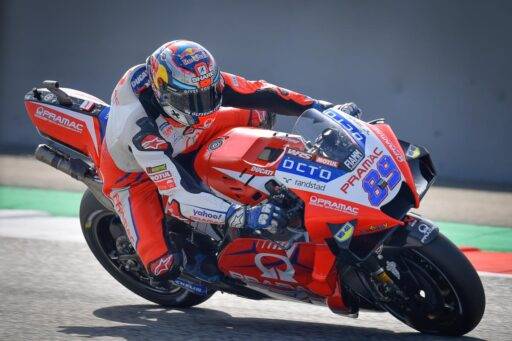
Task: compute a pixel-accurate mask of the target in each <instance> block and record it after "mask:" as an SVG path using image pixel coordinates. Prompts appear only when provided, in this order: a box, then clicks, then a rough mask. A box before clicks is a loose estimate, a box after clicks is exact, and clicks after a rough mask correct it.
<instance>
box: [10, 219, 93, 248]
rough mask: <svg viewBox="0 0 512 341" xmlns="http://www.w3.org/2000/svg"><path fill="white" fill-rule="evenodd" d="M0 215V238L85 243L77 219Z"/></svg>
mask: <svg viewBox="0 0 512 341" xmlns="http://www.w3.org/2000/svg"><path fill="white" fill-rule="evenodd" d="M1 213H2V214H1V215H0V236H1V237H9V238H22V239H38V240H47V241H58V242H59V241H60V242H80V243H83V242H85V240H84V237H83V236H82V230H81V228H80V222H79V220H78V218H64V217H50V216H44V215H39V216H37V215H28V216H27V215H25V216H23V215H14V216H8V215H7V216H6V215H5V214H4V212H1Z"/></svg>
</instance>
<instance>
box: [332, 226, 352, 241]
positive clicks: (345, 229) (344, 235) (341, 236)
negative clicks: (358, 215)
mask: <svg viewBox="0 0 512 341" xmlns="http://www.w3.org/2000/svg"><path fill="white" fill-rule="evenodd" d="M353 233H354V224H353V223H352V222H347V223H345V224H343V225H342V226H341V228H340V229H339V230H338V232H336V234H335V235H334V239H336V240H337V241H338V242H340V243H341V242H344V241H346V240H348V239H349V238H350V237H352V234H353Z"/></svg>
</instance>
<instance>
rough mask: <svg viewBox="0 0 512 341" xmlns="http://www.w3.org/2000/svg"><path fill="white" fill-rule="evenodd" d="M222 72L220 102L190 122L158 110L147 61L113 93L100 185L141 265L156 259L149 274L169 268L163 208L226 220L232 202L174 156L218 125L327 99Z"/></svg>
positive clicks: (254, 122)
mask: <svg viewBox="0 0 512 341" xmlns="http://www.w3.org/2000/svg"><path fill="white" fill-rule="evenodd" d="M221 75H222V77H223V79H224V82H225V87H224V91H223V94H222V96H223V99H222V105H223V107H221V108H220V110H218V111H217V112H215V113H213V114H211V115H208V116H205V117H202V118H201V120H200V122H199V123H198V124H196V125H193V126H188V127H187V126H183V125H181V124H179V123H177V122H176V121H174V120H172V119H169V118H164V116H163V115H161V113H162V108H161V107H160V106H159V105H158V103H157V102H156V99H155V98H154V95H153V90H152V89H151V87H150V85H149V80H148V76H147V74H146V68H145V65H142V64H141V65H137V66H134V67H132V68H131V69H129V70H128V71H127V72H126V73H125V75H124V76H123V77H122V78H121V80H120V81H119V82H118V84H117V86H116V87H115V89H114V92H113V94H112V99H111V110H110V114H109V119H108V124H107V128H106V133H105V140H104V143H103V145H102V151H101V160H100V173H101V176H102V179H103V182H104V187H103V190H104V192H105V194H106V195H107V196H108V197H109V198H110V199H111V201H112V202H113V204H114V207H115V210H116V212H117V213H118V215H119V217H120V219H121V222H122V224H123V225H124V227H125V229H126V233H127V235H128V238H129V240H130V242H131V243H132V245H133V247H134V248H135V249H136V251H137V253H138V255H139V257H140V259H141V260H142V262H143V263H144V265H145V266H146V267H147V268H149V265H150V264H152V265H155V264H156V265H157V266H155V267H153V266H152V267H151V268H152V269H153V272H154V275H159V273H160V272H161V273H164V272H165V271H167V270H168V264H166V262H167V261H168V259H169V257H167V255H168V252H169V250H168V245H167V243H166V238H165V237H164V231H165V229H164V228H163V227H164V214H170V215H172V216H174V217H176V218H179V219H182V220H186V221H193V222H200V223H213V224H224V223H225V219H226V212H227V210H228V208H229V207H230V203H228V202H227V201H225V200H224V199H221V198H219V197H217V196H215V195H214V194H212V193H210V192H208V191H207V190H205V189H203V188H202V187H201V185H200V184H199V182H198V181H197V180H195V178H194V175H193V170H191V169H184V168H183V166H182V165H180V164H179V163H178V162H177V161H176V158H177V157H178V156H179V155H182V154H187V153H191V152H193V151H196V150H198V149H199V148H200V147H201V146H202V145H203V144H204V143H206V142H207V141H208V140H209V139H210V138H211V137H212V136H213V135H214V134H216V133H217V132H218V131H220V130H221V129H225V128H227V127H237V126H260V125H262V123H265V122H266V121H267V120H268V118H269V114H268V112H277V113H280V114H284V115H294V116H298V115H300V114H301V113H302V112H303V111H304V110H306V109H308V108H311V107H314V108H317V109H320V110H322V109H324V108H327V107H329V106H331V104H330V103H327V102H322V101H317V100H313V99H311V98H309V97H307V96H304V95H302V94H299V93H296V92H293V91H289V90H286V89H283V88H280V87H277V86H275V85H272V84H269V83H267V82H265V81H248V80H246V79H244V78H242V77H240V76H235V75H232V74H229V73H225V72H222V73H221ZM153 262H154V263H153Z"/></svg>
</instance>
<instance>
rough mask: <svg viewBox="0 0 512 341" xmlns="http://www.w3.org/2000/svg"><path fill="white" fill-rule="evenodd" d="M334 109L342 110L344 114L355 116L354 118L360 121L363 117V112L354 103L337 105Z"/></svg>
mask: <svg viewBox="0 0 512 341" xmlns="http://www.w3.org/2000/svg"><path fill="white" fill-rule="evenodd" d="M333 108H334V109H337V110H341V111H343V112H344V113H346V114H349V115H350V116H353V117H355V118H359V119H360V118H361V116H362V115H363V112H362V111H361V109H359V107H358V106H357V105H356V104H355V103H353V102H350V103H345V104H336V105H335V106H334V107H333Z"/></svg>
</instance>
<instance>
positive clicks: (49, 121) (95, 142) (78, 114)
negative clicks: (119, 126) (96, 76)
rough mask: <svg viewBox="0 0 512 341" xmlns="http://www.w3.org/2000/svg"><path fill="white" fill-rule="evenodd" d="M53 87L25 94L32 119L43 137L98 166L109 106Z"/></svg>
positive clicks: (78, 92)
mask: <svg viewBox="0 0 512 341" xmlns="http://www.w3.org/2000/svg"><path fill="white" fill-rule="evenodd" d="M54 84H56V87H54V88H50V87H48V88H41V89H35V88H34V90H32V91H30V92H28V93H27V94H26V95H25V108H26V109H27V113H28V116H29V118H30V120H31V121H32V123H33V124H34V125H35V127H36V128H37V130H38V132H39V133H40V134H41V135H42V136H43V137H45V138H47V139H50V140H52V141H54V142H57V143H59V144H62V145H64V146H66V147H68V148H71V149H73V150H74V151H76V152H78V153H80V154H83V155H85V156H87V157H89V158H90V159H91V160H92V161H93V163H94V164H95V165H98V164H99V153H100V150H101V143H102V141H103V136H104V134H105V127H106V125H107V119H108V112H109V110H110V107H109V106H108V105H107V104H106V103H105V102H103V101H102V100H100V99H98V98H96V97H94V96H91V95H88V94H86V93H83V92H81V91H77V90H73V89H59V88H58V83H54ZM61 95H63V96H65V98H64V99H65V101H64V100H63V98H62V97H61Z"/></svg>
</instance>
